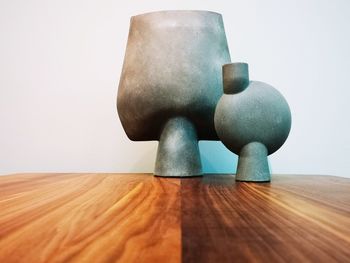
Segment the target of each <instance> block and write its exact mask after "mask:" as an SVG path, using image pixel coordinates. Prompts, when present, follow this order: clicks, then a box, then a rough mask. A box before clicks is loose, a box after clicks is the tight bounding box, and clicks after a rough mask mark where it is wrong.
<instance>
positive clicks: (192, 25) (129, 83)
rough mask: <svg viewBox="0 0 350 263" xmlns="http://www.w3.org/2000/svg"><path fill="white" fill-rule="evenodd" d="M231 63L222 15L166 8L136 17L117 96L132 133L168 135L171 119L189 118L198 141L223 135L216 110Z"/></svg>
mask: <svg viewBox="0 0 350 263" xmlns="http://www.w3.org/2000/svg"><path fill="white" fill-rule="evenodd" d="M229 62H230V55H229V51H228V47H227V41H226V36H225V31H224V27H223V21H222V17H221V15H220V14H217V13H214V12H207V11H161V12H153V13H147V14H143V15H138V16H134V17H132V18H131V22H130V32H129V38H128V43H127V47H126V53H125V59H124V65H123V71H122V75H121V78H120V83H119V90H118V98H117V108H118V113H119V117H120V120H121V123H122V125H123V128H124V130H125V132H126V134H127V135H128V137H129V138H130V139H131V140H135V141H142V140H159V138H160V137H162V138H163V139H166V138H165V137H164V136H161V133H162V129H163V127H164V125H165V123H166V122H167V121H168V120H169V119H171V118H176V117H185V118H187V119H188V121H190V122H192V123H193V125H194V127H195V131H196V133H197V136H196V137H197V138H198V140H217V139H218V138H217V135H216V132H215V128H214V111H215V106H216V104H217V101H218V100H219V98H220V96H221V95H222V74H221V67H222V65H223V64H225V63H229ZM169 136H172V135H171V133H169ZM176 158H177V157H174V159H173V160H174V161H175V160H176ZM157 160H159V158H158V159H157ZM168 161H170V162H171V161H172V160H171V159H170V160H168ZM199 165H200V163H199ZM156 166H157V165H156ZM185 166H188V165H187V164H186V165H185ZM195 166H198V164H196V165H195ZM179 169H181V168H180V167H179ZM191 170H192V169H190V170H189V171H188V173H187V175H192V174H191ZM169 172H170V171H169Z"/></svg>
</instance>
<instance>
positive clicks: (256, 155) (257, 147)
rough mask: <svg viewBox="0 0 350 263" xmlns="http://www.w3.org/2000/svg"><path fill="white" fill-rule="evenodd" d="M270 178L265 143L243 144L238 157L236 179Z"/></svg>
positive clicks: (253, 180)
mask: <svg viewBox="0 0 350 263" xmlns="http://www.w3.org/2000/svg"><path fill="white" fill-rule="evenodd" d="M270 180H271V176H270V169H269V164H268V161H267V149H266V147H265V145H263V144H262V143H259V142H252V143H249V144H247V145H246V146H244V147H243V148H242V150H241V152H240V154H239V158H238V167H237V174H236V181H245V182H269V181H270Z"/></svg>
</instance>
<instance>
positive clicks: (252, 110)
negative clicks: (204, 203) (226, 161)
mask: <svg viewBox="0 0 350 263" xmlns="http://www.w3.org/2000/svg"><path fill="white" fill-rule="evenodd" d="M223 86H224V94H223V96H222V97H221V98H220V100H219V102H218V104H217V107H216V110H215V129H216V131H217V134H218V136H219V138H220V140H221V141H222V142H223V143H224V145H225V146H226V147H227V148H228V149H229V150H231V151H232V152H234V153H236V154H238V155H239V158H238V166H237V173H236V180H238V181H253V182H268V181H270V179H271V176H270V170H269V164H268V160H267V156H268V155H269V154H272V153H274V152H275V151H277V150H278V149H279V148H280V147H281V146H282V145H283V143H284V142H285V141H286V139H287V137H288V134H289V131H290V128H291V113H290V109H289V106H288V103H287V101H286V100H285V99H284V97H283V96H282V94H281V93H280V92H278V91H277V90H276V89H275V88H273V87H272V86H270V85H268V84H266V83H263V82H260V81H250V80H249V73H248V64H246V63H231V64H226V65H224V66H223Z"/></svg>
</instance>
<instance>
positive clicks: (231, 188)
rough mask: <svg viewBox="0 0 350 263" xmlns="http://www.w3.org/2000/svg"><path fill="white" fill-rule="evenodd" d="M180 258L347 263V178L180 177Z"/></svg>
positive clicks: (349, 234)
mask: <svg viewBox="0 0 350 263" xmlns="http://www.w3.org/2000/svg"><path fill="white" fill-rule="evenodd" d="M181 198H182V199H181V209H182V211H181V215H182V221H181V222H182V247H183V255H182V259H183V262H247V261H249V262H349V261H350V202H348V201H350V200H349V198H350V180H348V179H344V178H337V177H333V178H332V177H322V176H300V177H298V176H274V178H273V181H272V183H263V184H254V183H236V182H235V181H234V177H233V176H229V175H226V176H214V175H207V176H205V177H204V178H202V179H189V180H182V185H181Z"/></svg>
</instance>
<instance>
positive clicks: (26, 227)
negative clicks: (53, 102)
mask: <svg viewBox="0 0 350 263" xmlns="http://www.w3.org/2000/svg"><path fill="white" fill-rule="evenodd" d="M0 262H1V263H2V262H6V263H7V262H10V263H11V262H217V263H219V262H350V179H345V178H339V177H330V176H301V175H299V176H292V175H288V176H287V175H283V176H282V175H274V176H273V181H272V182H271V183H263V184H254V183H236V182H235V181H234V177H233V176H231V175H206V176H204V177H202V178H185V179H176V178H171V179H170V178H169V179H168V178H157V177H153V176H151V175H150V174H17V175H9V176H0Z"/></svg>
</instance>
